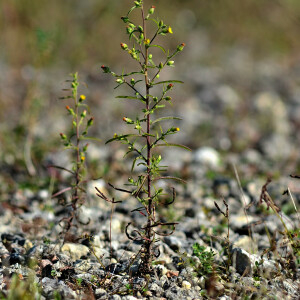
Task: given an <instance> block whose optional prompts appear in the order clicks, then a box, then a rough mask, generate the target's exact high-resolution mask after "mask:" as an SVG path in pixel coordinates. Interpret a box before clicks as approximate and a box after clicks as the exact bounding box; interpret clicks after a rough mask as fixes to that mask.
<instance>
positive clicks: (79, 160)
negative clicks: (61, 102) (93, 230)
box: [52, 73, 94, 234]
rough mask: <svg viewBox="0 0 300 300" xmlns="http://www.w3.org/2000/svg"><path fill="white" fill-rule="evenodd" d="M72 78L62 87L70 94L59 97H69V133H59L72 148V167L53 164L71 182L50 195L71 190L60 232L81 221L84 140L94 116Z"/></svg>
mask: <svg viewBox="0 0 300 300" xmlns="http://www.w3.org/2000/svg"><path fill="white" fill-rule="evenodd" d="M71 76H72V80H67V81H66V82H68V83H70V85H71V86H70V88H69V89H64V91H70V92H71V95H69V96H65V97H62V98H61V99H71V100H72V102H73V103H72V106H69V105H67V106H66V110H67V112H68V114H69V115H70V116H71V120H72V121H71V122H72V126H71V130H70V133H69V134H65V133H60V137H61V140H62V142H63V143H64V146H65V149H70V150H72V155H73V167H72V169H71V170H69V169H66V168H64V167H60V166H55V167H57V168H59V169H62V170H64V171H67V172H68V173H70V174H71V176H72V177H73V183H72V186H71V187H67V188H65V189H63V190H61V191H59V192H57V193H56V194H54V195H53V196H52V197H56V196H58V195H60V194H62V193H65V192H67V191H69V190H71V191H72V196H71V201H70V203H66V206H71V212H70V214H69V216H68V217H65V218H63V219H62V220H61V222H62V221H65V225H64V231H63V232H62V233H64V234H66V233H67V232H68V231H69V230H70V228H71V227H72V226H73V221H74V219H76V220H77V222H79V223H81V222H80V221H79V219H78V215H77V210H78V208H79V207H80V206H81V205H82V204H83V203H84V196H83V194H84V193H85V189H84V183H85V181H84V174H85V159H86V153H87V149H88V145H89V144H88V143H86V140H88V139H91V138H89V137H88V136H87V134H88V130H89V128H90V127H91V126H92V125H93V122H94V118H93V117H88V110H89V107H88V106H87V104H86V103H85V99H86V96H85V95H78V87H79V81H78V74H77V73H74V74H71Z"/></svg>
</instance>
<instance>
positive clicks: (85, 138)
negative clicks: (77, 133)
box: [80, 136, 102, 142]
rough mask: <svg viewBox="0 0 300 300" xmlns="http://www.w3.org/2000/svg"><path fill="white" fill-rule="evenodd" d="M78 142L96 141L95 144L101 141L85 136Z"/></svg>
mask: <svg viewBox="0 0 300 300" xmlns="http://www.w3.org/2000/svg"><path fill="white" fill-rule="evenodd" d="M80 140H90V141H97V142H101V141H102V140H101V139H98V138H94V137H90V136H85V137H83V138H81V139H80Z"/></svg>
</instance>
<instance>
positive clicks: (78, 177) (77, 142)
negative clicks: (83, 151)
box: [72, 89, 80, 210]
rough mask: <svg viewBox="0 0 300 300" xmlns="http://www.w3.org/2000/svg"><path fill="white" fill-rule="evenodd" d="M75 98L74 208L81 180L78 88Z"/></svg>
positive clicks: (74, 207)
mask: <svg viewBox="0 0 300 300" xmlns="http://www.w3.org/2000/svg"><path fill="white" fill-rule="evenodd" d="M74 100H75V115H76V172H75V174H76V177H75V180H76V182H75V188H74V196H73V201H72V202H73V203H72V206H73V209H74V210H76V208H77V207H76V203H77V200H78V185H79V182H80V175H79V171H80V149H79V143H80V136H79V119H78V114H79V105H78V103H77V89H76V92H75V95H74Z"/></svg>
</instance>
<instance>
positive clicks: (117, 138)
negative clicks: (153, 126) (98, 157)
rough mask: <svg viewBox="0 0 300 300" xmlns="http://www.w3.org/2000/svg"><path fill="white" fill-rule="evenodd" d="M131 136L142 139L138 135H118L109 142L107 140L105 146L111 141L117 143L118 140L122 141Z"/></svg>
mask: <svg viewBox="0 0 300 300" xmlns="http://www.w3.org/2000/svg"><path fill="white" fill-rule="evenodd" d="M131 136H135V137H142V135H139V134H124V135H118V136H116V137H114V138H112V139H110V140H108V141H107V142H106V143H105V144H108V143H110V142H113V141H119V140H122V139H124V138H127V137H131Z"/></svg>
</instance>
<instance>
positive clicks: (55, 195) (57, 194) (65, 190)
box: [51, 186, 72, 198]
mask: <svg viewBox="0 0 300 300" xmlns="http://www.w3.org/2000/svg"><path fill="white" fill-rule="evenodd" d="M71 189H72V188H71V187H70V186H69V187H67V188H65V189H62V190H60V191H59V192H57V193H55V194H53V195H52V196H51V198H54V197H57V196H59V195H61V194H63V193H65V192H67V191H69V190H71Z"/></svg>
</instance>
